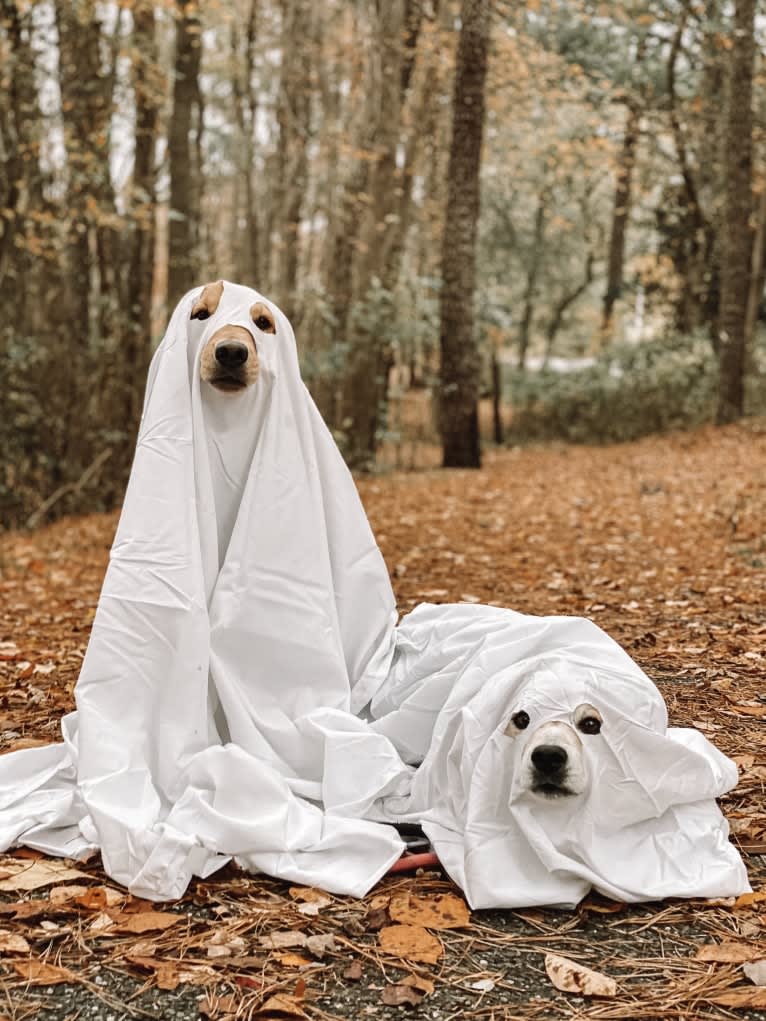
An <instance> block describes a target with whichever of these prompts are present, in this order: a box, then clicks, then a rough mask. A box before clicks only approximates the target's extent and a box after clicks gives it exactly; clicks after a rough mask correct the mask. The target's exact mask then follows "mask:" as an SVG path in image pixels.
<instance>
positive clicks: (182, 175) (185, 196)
mask: <svg viewBox="0 0 766 1021" xmlns="http://www.w3.org/2000/svg"><path fill="white" fill-rule="evenodd" d="M177 6H178V17H177V24H176V51H175V77H174V80H173V114H172V116H171V118H170V127H169V130H168V159H169V164H170V222H169V224H168V305H169V306H170V307H172V306H174V305H175V304H176V303H177V302H178V300H179V298H180V297H181V296H182V295H183V294H184V292H185V291H188V290H189V288H190V287H193V286H194V284H195V283H197V280H196V275H197V267H198V253H197V252H196V250H195V249H196V245H195V239H196V236H197V232H198V225H199V217H200V209H199V205H198V199H199V189H198V183H197V181H196V180H195V171H194V168H195V165H196V162H197V149H198V143H199V135H200V134H201V130H202V125H201V123H200V122H199V120H198V127H197V132H198V138H197V140H196V143H195V145H192V137H191V136H192V123H193V119H194V115H195V113H196V114H197V117H199V109H200V91H199V71H200V57H201V32H202V26H201V25H200V20H199V14H198V10H199V8H198V5H197V4H196V3H195V2H193V0H177Z"/></svg>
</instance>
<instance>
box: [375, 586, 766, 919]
mask: <svg viewBox="0 0 766 1021" xmlns="http://www.w3.org/2000/svg"><path fill="white" fill-rule="evenodd" d="M584 704H586V705H590V706H593V707H594V708H595V709H596V710H597V711H598V712H599V714H600V716H601V718H602V720H603V724H602V728H601V731H600V733H599V734H597V735H587V734H582V735H580V738H581V744H582V750H583V754H584V757H585V767H586V773H587V782H586V785H585V789H584V791H583V792H582V793H581V794H578V795H576V796H570V797H557V798H546V797H543V796H541V795H540V794H538V793H534V792H532V791H531V790H530V788H529V784H528V783H527V777H526V771H525V769H523V768H522V763H523V761H524V759H525V751H526V750H527V748H528V745H529V742H532V741H534V735H535V731H536V730H537V728H538V727H539V726H540V724H542V723H547V722H553V721H559V722H563V723H567V724H569V725H570V726H572V727H573V728H574V720H575V710H576V709H577V708H578V706H581V705H584ZM372 711H373V714H374V715H375V716H376V717H377V719H376V721H375V722H374V723H373V724H372V727H373V729H375V730H376V731H377V732H378V733H381V734H386V735H388V736H389V737H390V738H391V739H392V740H393V742H394V743H395V745H396V746H397V748H398V749H399V751H400V753H401V755H402V757H403V758H405V759H406V760H408V761H413V762H418V761H420V760H423V761H422V765H421V766H420V768H419V769H418V770H417V772H416V774H415V776H414V779H413V783H412V787H411V790H410V792H409V794H408V796H407V797H405V798H401V797H397V796H391V797H387V798H385V799H384V800H383V803H382V809H383V812H384V814H388V816H389V817H390V818H392V819H398V820H403V821H404V820H417V821H419V822H421V824H422V826H423V829H424V830H425V832H426V833H427V835H428V836H429V838H430V840H431V842H432V844H433V846H434V849H435V851H436V853H437V854H438V856H439V859H440V861H441V862H442V864H443V865H444V867H445V868H446V869H447V871H448V872H449V874H450V875H451V877H452V878H453V879H454V880H455V882H456V883H457V884H458V885H459V886H460V887H461V888H462V889H463V891H464V892H465V894H466V898H467V900H468V902H469V904H470V905H471V906H472V907H474V908H490V907H522V906H530V905H557V906H562V907H571V906H573V905H575V904H577V903H578V901H580V900H581V899H582V897H584V896H585V894H586V893H587V892H588V891H589V890H590V889H591V887H594V888H595V889H597V890H598V891H600V892H601V893H603V894H606V895H607V896H610V897H614V898H616V899H618V900H623V901H642V900H654V899H658V898H663V897H670V896H674V897H693V896H694V897H725V896H731V895H735V894H739V893H743V892H746V891H747V890H749V886H748V880H747V873H746V871H745V868H744V866H743V864H742V861H741V859H740V856H739V854H738V853H737V851H736V849H735V848H734V847H733V845H732V844H730V843H729V840H728V833H729V827H728V824H727V822H726V820H725V819H724V817H723V815H722V814H721V812H720V809H719V808H718V806H717V805H716V802H715V800H714V799H715V798H716V797H717V796H719V795H721V794H724V793H725V792H726V791H728V790H731V788H732V787H734V786H735V785H736V782H737V768H736V766H735V765H734V763H733V762H732V761H731V760H730V759H728V758H727V757H726V756H725V755H723V754H722V753H721V752H719V751H718V750H717V749H716V748H715V747H714V746H713V745H712V744H711V743H710V742H709V741H708V740H707V739H706V738H705V737H704V736H703V735H702V734H700V733H699V732H698V731H694V730H687V729H682V728H668V726H667V713H666V709H665V703H664V702H663V700H662V696H661V695H660V693H659V691H658V690H657V688H656V687H655V685H654V684H653V683H652V682H651V681H650V680H649V678H648V677H647V676H646V675H645V674H644V673H643V671H642V670H640V668H639V667H638V666H637V665H636V664H635V663H634V662H633V661H632V660H631V659H630V657H629V656H628V655H627V654H626V653H625V652H624V651H623V650H622V649H621V648H620V647H619V646H618V645H617V644H616V642H614V641H612V639H611V638H609V637H608V635H606V634H605V633H604V632H603V631H602V630H601V629H600V628H598V627H597V626H596V625H595V624H593V623H592V622H590V621H588V620H583V619H581V618H577V617H530V616H526V615H524V614H520V613H514V612H513V611H512V610H503V609H497V608H493V607H488V606H475V605H462V604H461V605H456V606H428V605H422V606H419V607H417V608H416V609H415V610H413V612H412V613H410V614H409V615H408V616H407V617H405V618H404V620H403V621H402V623H401V624H400V626H399V629H398V634H397V655H396V658H395V660H394V663H393V665H392V669H391V672H390V675H389V677H388V679H387V682H386V684H385V685H384V686H383V688H381V689H380V690H379V691H378V694H377V695H376V696H375V698H374V699H373V704H372ZM519 711H524V712H525V713H526V714H527V716H528V717H529V726H528V727H527V728H526V729H525V730H523V731H517V730H516V728H515V727H514V726H513V723H512V717H513V716H514V715H515V714H516V713H517V712H519Z"/></svg>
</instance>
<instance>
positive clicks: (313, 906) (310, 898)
mask: <svg viewBox="0 0 766 1021" xmlns="http://www.w3.org/2000/svg"><path fill="white" fill-rule="evenodd" d="M288 892H289V894H290V896H291V897H292V899H293V900H297V901H300V905H299V907H298V911H300V913H301V914H302V915H318V914H319V912H320V910H321V909H322V908H326V907H328V905H330V904H332V897H330V896H328V894H326V893H325V892H324V890H316V889H315V888H314V887H313V886H291V887H290V889H289V891H288Z"/></svg>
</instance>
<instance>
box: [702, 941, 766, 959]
mask: <svg viewBox="0 0 766 1021" xmlns="http://www.w3.org/2000/svg"><path fill="white" fill-rule="evenodd" d="M694 956H695V957H696V959H697V960H698V961H712V962H715V963H719V964H742V963H743V962H744V961H758V960H760V959H761V958H763V957H766V950H764V949H763V948H762V947H759V946H758V945H757V944H753V943H709V944H707V945H706V946H704V947H700V948H699V949H698V950H697V953H696V954H695V955H694Z"/></svg>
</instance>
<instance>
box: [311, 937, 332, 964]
mask: <svg viewBox="0 0 766 1021" xmlns="http://www.w3.org/2000/svg"><path fill="white" fill-rule="evenodd" d="M306 949H307V950H308V951H309V952H310V953H312V954H313V955H314V957H318V958H319V959H320V960H321V959H322V958H323V957H324V955H325V954H331V953H333V952H334V950H335V937H334V936H333V934H332V933H331V932H328V933H325V934H323V935H316V936H309V937H308V939H307V940H306Z"/></svg>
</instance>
